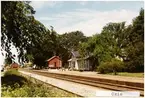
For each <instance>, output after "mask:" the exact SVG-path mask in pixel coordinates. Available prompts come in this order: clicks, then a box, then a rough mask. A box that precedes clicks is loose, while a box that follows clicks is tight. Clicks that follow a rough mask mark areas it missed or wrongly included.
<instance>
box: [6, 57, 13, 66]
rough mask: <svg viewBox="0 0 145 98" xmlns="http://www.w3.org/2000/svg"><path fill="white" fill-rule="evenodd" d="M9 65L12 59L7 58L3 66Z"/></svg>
mask: <svg viewBox="0 0 145 98" xmlns="http://www.w3.org/2000/svg"><path fill="white" fill-rule="evenodd" d="M11 63H12V58H10V57H7V58H6V59H5V65H10V64H11Z"/></svg>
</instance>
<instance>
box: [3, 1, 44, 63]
mask: <svg viewBox="0 0 145 98" xmlns="http://www.w3.org/2000/svg"><path fill="white" fill-rule="evenodd" d="M29 3H30V2H25V1H2V2H1V5H2V7H1V9H2V17H1V20H2V21H1V23H2V27H1V30H2V36H1V42H2V44H1V46H2V48H3V49H4V50H5V51H6V52H7V53H6V57H11V55H12V53H11V51H10V50H11V49H10V46H11V45H12V44H13V45H14V46H15V47H16V48H17V51H18V53H19V56H18V57H19V62H20V59H21V61H23V60H24V53H25V51H26V50H27V49H28V48H29V47H31V46H33V45H34V44H35V43H36V42H37V41H39V39H40V33H41V32H44V31H45V27H44V26H43V25H42V24H41V23H40V22H39V21H37V20H35V19H34V17H33V14H34V13H35V11H34V9H33V8H32V7H31V6H30V5H29Z"/></svg>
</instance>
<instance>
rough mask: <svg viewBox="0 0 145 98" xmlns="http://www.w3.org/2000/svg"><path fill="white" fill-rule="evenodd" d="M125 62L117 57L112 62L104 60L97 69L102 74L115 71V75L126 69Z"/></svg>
mask: <svg viewBox="0 0 145 98" xmlns="http://www.w3.org/2000/svg"><path fill="white" fill-rule="evenodd" d="M124 68H125V67H124V64H123V62H122V61H120V60H117V59H112V60H111V61H110V62H103V63H101V64H100V66H98V68H97V71H98V72H99V73H102V74H106V73H111V72H113V73H114V74H115V75H116V74H117V72H121V71H123V70H124Z"/></svg>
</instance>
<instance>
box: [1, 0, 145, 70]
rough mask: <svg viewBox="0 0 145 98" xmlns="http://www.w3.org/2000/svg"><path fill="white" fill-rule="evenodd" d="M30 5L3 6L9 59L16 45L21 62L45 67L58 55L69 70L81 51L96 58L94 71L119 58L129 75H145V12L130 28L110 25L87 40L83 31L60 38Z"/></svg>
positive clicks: (4, 45) (4, 41) (4, 42)
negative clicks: (73, 57) (139, 72)
mask: <svg viewBox="0 0 145 98" xmlns="http://www.w3.org/2000/svg"><path fill="white" fill-rule="evenodd" d="M29 4H30V2H28V1H2V2H1V5H2V6H1V8H2V14H1V16H2V17H1V32H2V36H1V42H2V44H1V46H2V49H3V50H5V51H6V58H9V59H13V56H14V55H13V53H11V46H12V45H14V46H15V47H16V49H17V51H18V57H19V62H25V61H31V62H33V64H37V65H38V66H40V67H42V66H45V64H46V60H47V59H49V58H50V57H52V56H54V55H57V56H60V58H61V59H62V61H63V66H65V65H67V60H68V59H69V58H70V57H71V52H72V51H79V52H80V54H81V56H82V57H85V56H91V57H92V58H93V65H94V66H93V69H94V70H96V69H97V67H98V66H100V64H101V63H103V62H111V61H112V59H114V58H117V57H118V58H122V59H123V62H124V63H125V66H126V71H133V72H135V71H143V67H144V9H141V10H140V13H139V15H138V16H137V17H136V18H135V19H133V21H132V24H130V25H129V26H126V25H125V22H119V23H112V22H110V23H108V24H106V25H105V26H104V27H103V29H102V31H101V33H100V34H95V35H93V36H91V37H86V36H85V35H84V34H83V32H81V31H72V32H67V33H64V34H61V35H60V34H58V33H57V31H55V30H54V27H52V26H51V29H50V30H49V29H47V28H46V27H45V26H44V25H43V24H42V23H41V22H39V21H38V20H36V19H35V18H34V16H33V15H34V14H35V11H34V9H33V7H31V6H30V5H29ZM7 61H8V62H9V60H7Z"/></svg>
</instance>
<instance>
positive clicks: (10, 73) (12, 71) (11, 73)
mask: <svg viewBox="0 0 145 98" xmlns="http://www.w3.org/2000/svg"><path fill="white" fill-rule="evenodd" d="M8 75H19V72H18V70H17V69H9V70H7V71H6V72H5V73H4V76H8Z"/></svg>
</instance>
